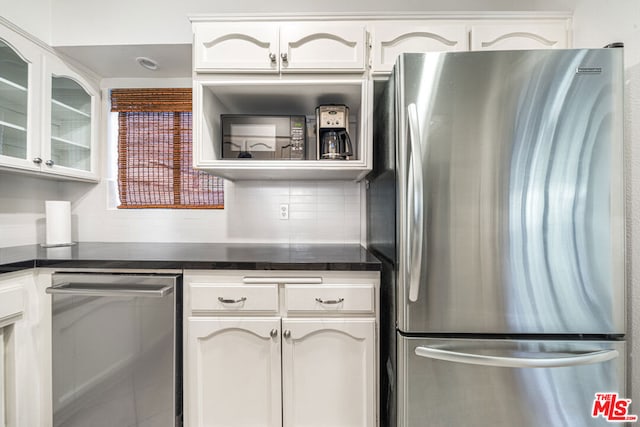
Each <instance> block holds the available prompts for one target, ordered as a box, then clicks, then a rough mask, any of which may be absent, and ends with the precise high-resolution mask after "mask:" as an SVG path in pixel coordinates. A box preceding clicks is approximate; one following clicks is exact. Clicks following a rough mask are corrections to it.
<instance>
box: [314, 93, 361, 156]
mask: <svg viewBox="0 0 640 427" xmlns="http://www.w3.org/2000/svg"><path fill="white" fill-rule="evenodd" d="M316 126H317V131H316V135H317V144H318V159H320V160H323V159H324V160H349V159H352V158H353V147H352V145H351V139H350V138H349V133H348V132H347V128H348V127H349V107H347V106H346V105H320V106H318V107H317V108H316Z"/></svg>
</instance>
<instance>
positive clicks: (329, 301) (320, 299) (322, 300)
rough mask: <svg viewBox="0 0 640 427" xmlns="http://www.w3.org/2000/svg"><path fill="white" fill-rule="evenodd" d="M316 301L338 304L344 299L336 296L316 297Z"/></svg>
mask: <svg viewBox="0 0 640 427" xmlns="http://www.w3.org/2000/svg"><path fill="white" fill-rule="evenodd" d="M316 301H317V302H319V303H320V304H340V303H341V302H343V301H344V298H338V299H322V298H316Z"/></svg>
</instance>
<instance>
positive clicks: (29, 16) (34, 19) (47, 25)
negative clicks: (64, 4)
mask: <svg viewBox="0 0 640 427" xmlns="http://www.w3.org/2000/svg"><path fill="white" fill-rule="evenodd" d="M0 16H2V17H4V18H6V19H8V20H9V21H10V22H12V23H14V24H16V25H18V26H19V27H20V28H22V29H23V30H25V31H26V32H28V33H29V34H31V35H33V36H35V37H37V38H39V39H40V40H42V41H43V42H45V43H49V44H51V22H52V21H51V0H20V1H16V0H0Z"/></svg>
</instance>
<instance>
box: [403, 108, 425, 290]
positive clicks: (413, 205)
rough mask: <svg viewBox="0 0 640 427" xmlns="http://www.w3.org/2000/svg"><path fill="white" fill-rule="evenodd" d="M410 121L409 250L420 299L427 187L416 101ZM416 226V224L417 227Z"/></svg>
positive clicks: (413, 285) (411, 278)
mask: <svg viewBox="0 0 640 427" xmlns="http://www.w3.org/2000/svg"><path fill="white" fill-rule="evenodd" d="M407 118H408V122H409V142H410V144H409V146H410V147H411V156H410V162H409V183H408V190H409V191H408V197H409V203H407V205H408V206H407V218H406V220H407V239H406V241H407V245H408V248H407V251H408V253H409V265H408V270H409V301H411V302H416V301H417V300H418V292H419V290H420V276H421V275H422V259H423V258H422V251H423V243H424V206H423V204H424V187H423V182H424V181H423V176H422V149H421V148H420V141H421V138H420V127H419V123H418V109H417V107H416V104H413V103H411V104H409V105H408V106H407ZM414 227H415V228H414Z"/></svg>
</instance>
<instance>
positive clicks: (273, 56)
mask: <svg viewBox="0 0 640 427" xmlns="http://www.w3.org/2000/svg"><path fill="white" fill-rule="evenodd" d="M277 58H278V57H277V56H276V54H275V53H273V52H269V59H270V60H271V63H272V64H273V65H275V64H276V59H277Z"/></svg>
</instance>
